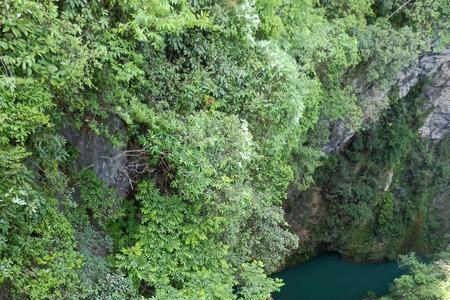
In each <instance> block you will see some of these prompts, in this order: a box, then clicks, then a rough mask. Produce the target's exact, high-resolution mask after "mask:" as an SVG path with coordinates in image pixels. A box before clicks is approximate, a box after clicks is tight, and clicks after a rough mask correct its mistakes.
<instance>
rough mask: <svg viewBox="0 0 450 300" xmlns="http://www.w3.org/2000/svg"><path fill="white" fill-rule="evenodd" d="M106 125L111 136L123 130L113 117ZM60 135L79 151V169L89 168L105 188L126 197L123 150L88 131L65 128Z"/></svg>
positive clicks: (125, 161) (126, 181)
mask: <svg viewBox="0 0 450 300" xmlns="http://www.w3.org/2000/svg"><path fill="white" fill-rule="evenodd" d="M106 125H107V126H108V129H109V132H110V133H112V134H117V133H119V134H120V133H122V132H124V130H125V128H124V125H123V124H122V122H121V121H120V120H119V119H117V118H114V117H111V118H110V119H109V120H108V121H107V122H106ZM61 134H62V135H63V136H64V137H65V138H66V139H67V141H68V142H69V143H71V144H72V145H73V146H74V147H75V148H76V149H77V150H78V151H79V159H78V162H77V165H78V166H79V167H81V168H91V169H92V170H93V171H94V172H95V173H96V174H97V176H99V177H100V178H101V179H103V181H104V182H105V183H106V185H107V186H109V187H113V188H115V189H116V191H117V194H118V195H119V196H121V197H125V196H126V195H127V193H128V191H129V189H130V182H129V180H128V178H127V175H126V174H125V171H124V170H123V166H125V165H126V164H127V157H126V156H124V155H121V154H122V153H123V152H124V151H125V150H126V149H125V148H115V147H114V146H113V145H112V144H111V142H110V141H108V140H107V139H106V138H105V137H103V136H98V135H95V134H94V133H92V132H91V131H88V130H81V131H77V130H75V129H73V128H70V127H66V128H64V129H62V130H61Z"/></svg>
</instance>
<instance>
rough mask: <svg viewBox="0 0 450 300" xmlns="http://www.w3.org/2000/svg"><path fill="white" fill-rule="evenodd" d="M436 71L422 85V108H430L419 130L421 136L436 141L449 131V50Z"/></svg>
mask: <svg viewBox="0 0 450 300" xmlns="http://www.w3.org/2000/svg"><path fill="white" fill-rule="evenodd" d="M445 58H446V59H447V60H446V61H445V62H444V63H443V64H442V65H441V66H440V67H439V68H438V71H437V72H436V73H435V74H434V75H433V76H432V77H431V78H430V80H429V82H427V83H426V84H425V86H424V87H423V94H424V97H425V99H426V104H425V107H424V109H425V110H430V111H431V112H430V114H429V115H428V116H427V118H426V119H425V122H424V124H423V126H422V127H421V128H420V130H419V132H420V134H421V136H422V137H424V138H427V139H431V140H433V141H437V140H440V139H442V138H443V137H444V136H445V135H446V134H448V133H449V132H450V52H448V53H447V55H446V56H445Z"/></svg>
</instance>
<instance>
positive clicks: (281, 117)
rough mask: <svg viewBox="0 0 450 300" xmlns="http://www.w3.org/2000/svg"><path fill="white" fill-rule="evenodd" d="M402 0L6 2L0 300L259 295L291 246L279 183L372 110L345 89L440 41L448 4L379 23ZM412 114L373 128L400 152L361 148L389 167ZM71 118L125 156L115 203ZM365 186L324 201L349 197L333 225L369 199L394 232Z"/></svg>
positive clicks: (304, 178) (359, 212)
mask: <svg viewBox="0 0 450 300" xmlns="http://www.w3.org/2000/svg"><path fill="white" fill-rule="evenodd" d="M400 2H401V1H371V0H364V1H313V0H301V1H298V0H257V1H237V0H236V1H235V0H220V1H209V0H201V1H194V0H192V1H188V0H148V1H145V0H131V1H125V0H110V1H86V0H60V1H51V0H42V1H41V0H40V1H38V0H35V1H34V0H8V1H2V2H1V4H0V11H1V16H2V18H1V19H0V70H1V71H0V287H1V289H0V292H1V293H3V292H4V293H7V295H8V296H11V297H12V298H14V299H28V298H29V299H136V298H143V297H144V298H151V299H196V300H197V299H247V300H250V299H251V300H263V299H266V298H268V297H269V296H270V294H271V293H272V292H273V291H275V290H277V289H279V288H280V287H281V286H282V283H281V282H280V281H279V280H276V279H272V278H270V277H268V276H267V275H268V273H270V272H273V271H274V270H276V269H277V268H279V267H280V266H281V265H282V264H283V262H284V260H285V258H286V256H288V255H289V254H290V253H291V252H292V251H293V250H295V249H296V248H297V245H298V240H297V237H296V235H294V234H293V233H292V232H291V231H290V230H289V227H288V225H287V224H286V222H285V221H284V216H283V210H282V208H281V204H282V202H283V201H284V200H285V198H286V193H287V189H288V186H289V184H293V185H295V186H296V187H298V188H300V189H306V188H308V186H309V185H310V184H311V182H312V180H313V173H314V171H315V169H316V168H317V167H318V166H320V165H321V163H322V158H323V156H324V155H323V153H322V151H321V147H322V145H323V143H324V142H325V141H326V139H327V137H328V129H329V127H330V125H332V124H334V122H338V121H339V122H344V123H345V124H346V126H348V127H351V128H353V129H357V128H358V127H359V126H360V123H361V117H362V115H363V111H365V112H367V107H368V106H370V105H368V104H367V103H366V102H367V101H366V99H365V97H364V95H362V94H361V93H357V92H354V91H353V90H352V84H351V82H352V78H355V77H357V76H358V74H361V73H364V74H367V76H364V77H365V78H364V86H367V87H368V86H372V87H373V86H377V87H379V88H382V87H385V86H386V85H388V84H389V81H390V80H392V78H394V76H395V75H396V73H397V72H398V71H400V70H401V69H402V68H404V67H406V66H408V64H410V63H411V62H412V61H413V60H414V59H416V58H417V56H418V55H419V53H421V52H422V51H425V50H427V49H429V47H430V45H429V40H430V39H435V38H436V37H438V36H440V37H441V39H442V41H444V42H445V39H446V38H447V37H446V36H445V35H443V34H442V32H444V33H445V32H446V29H448V26H449V24H448V22H447V20H448V14H449V4H448V1H445V0H441V1H429V0H421V1H414V3H413V4H411V5H410V6H408V7H407V8H406V9H403V10H401V11H400V12H398V13H395V15H392V16H390V15H391V14H392V13H393V12H394V11H396V8H397V7H398V6H399V4H400ZM431 2H433V3H432V4H433V5H432V6H430V4H431ZM110 119H115V120H118V122H119V123H121V124H123V131H121V133H118V134H114V133H112V130H111V128H110V127H109V125H108V120H110ZM402 122H403V123H402ZM405 122H408V121H407V120H406V121H405V120H403V119H400V120H398V122H396V123H395V124H394V126H393V127H392V128H393V129H389V128H391V127H386V126H384V125H386V124H382V123H380V124H381V125H380V126H378V127H377V126H375V127H374V129H371V130H373V131H374V133H373V135H376V132H384V133H385V132H387V134H392V135H393V141H397V142H399V143H400V144H399V145H385V146H386V149H384V148H383V150H381V152H380V151H378V149H377V148H376V147H371V146H370V145H365V144H361V145H360V146H359V148H361V147H368V149H365V150H364V151H368V152H370V153H371V154H373V162H372V163H377V162H379V161H380V160H381V158H382V159H383V160H384V162H383V166H385V168H389V167H392V166H394V165H396V164H399V163H400V162H402V161H404V160H405V159H406V158H405V157H404V155H406V154H402V153H396V152H394V151H390V149H391V148H392V149H394V150H400V149H404V150H405V151H406V150H407V149H410V148H411V147H414V142H412V141H415V139H414V137H413V135H414V134H413V133H411V132H410V131H408V130H409V129H408V128H407V127H408V126H406V125H405ZM67 127H69V128H74V130H75V131H77V132H78V133H80V134H95V135H102V136H104V137H106V138H107V139H108V140H109V141H110V142H111V143H112V144H113V145H115V146H117V147H122V148H120V149H127V150H126V151H125V150H124V155H125V154H130V153H132V154H133V155H135V156H133V157H136V155H137V156H138V158H135V159H137V162H138V163H136V161H135V163H136V164H135V166H136V168H135V169H126V170H125V171H124V173H126V174H125V176H127V178H128V179H129V180H130V182H131V183H133V188H134V189H133V190H131V191H130V192H129V193H128V195H127V196H126V197H124V198H123V199H122V198H120V197H119V196H118V195H116V194H115V191H114V187H109V186H107V185H106V184H105V183H104V182H103V181H102V178H100V177H99V174H96V173H95V172H93V171H92V170H90V168H91V167H92V166H86V165H85V166H82V165H80V164H79V163H78V155H79V153H78V152H79V150H80V149H77V145H72V144H70V143H68V142H67V141H66V139H65V138H64V137H63V135H64V133H63V130H62V128H67ZM380 127H383V128H380ZM385 127H386V128H385ZM397 129H398V130H397ZM384 133H383V134H384ZM397 137H401V139H398V140H397ZM354 145H355V146H354V147H355V148H354V151H355V153H356V152H359V151H360V150H361V149H359V148H357V147H358V146H357V145H358V142H355V143H354ZM374 145H375V144H374ZM398 146H405V147H406V148H401V147H400V148H398ZM389 147H390V148H389ZM408 147H409V148H408ZM392 149H391V150H392ZM127 151H128V152H127ZM349 151H352V150H349ZM406 152H407V151H406ZM411 153H412V152H411ZM443 153H447V152H445V151H443ZM408 159H409V158H408ZM343 163H345V162H341V164H343ZM367 163H368V164H369V163H370V161H368V162H367ZM430 163H433V162H430ZM121 167H123V166H121ZM378 168H379V166H378ZM363 170H364V171H362V172H368V173H367V174H369V173H370V175H371V176H372V175H373V174H372V173H373V172H372V171H371V169H370V166H369V165H368V166H365V168H363ZM122 171H123V170H122ZM371 172H372V173H371ZM442 172H446V171H445V170H443V171H442ZM446 174H447V173H446ZM424 176H425V179H419V180H426V179H429V178H430V177H426V175H424ZM345 178H348V176H347V177H345V176H343V179H344V180H345ZM103 179H104V178H103ZM424 183H425V182H424ZM362 184H363V185H364V184H365V183H362ZM425 184H426V183H425ZM336 186H337V187H338V188H341V187H343V185H341V184H340V183H339V184H337V185H336ZM359 188H360V184H359V183H357V184H356V185H355V187H349V188H346V189H344V188H342V189H340V190H338V191H337V192H336V193H337V194H339V193H341V194H339V195H340V196H344V193H347V194H348V195H350V196H351V197H352V198H349V199H350V200H349V201H350V203H344V204H343V205H340V204H339V205H337V206H336V207H335V208H336V209H337V210H338V211H337V215H339V216H342V219H340V220H339V222H340V223H339V224H337V225H336V228H337V229H339V230H344V228H342V227H341V225H342V224H341V223H342V222H347V221H346V219H345V218H346V217H348V216H349V215H351V216H352V218H353V217H354V220H357V221H358V220H361V219H364V218H365V217H367V212H368V209H369V208H373V207H376V208H377V210H380V211H381V212H380V213H379V215H378V216H379V217H378V219H377V220H376V222H375V223H376V224H377V229H376V230H379V231H380V232H383V233H384V232H388V233H390V234H392V235H395V234H396V232H395V230H397V229H398V228H397V227H395V228H394V229H392V228H390V226H391V223H392V222H391V219H392V210H393V209H396V208H395V207H393V206H394V205H395V204H393V203H392V201H393V200H392V197H393V196H392V195H389V194H387V195H386V197H385V198H383V199H379V201H375V200H373V199H371V200H370V201H363V200H362V199H361V197H363V195H361V193H360V190H358V189H359ZM372 188H373V186H372ZM356 190H357V191H356ZM420 191H422V190H420ZM411 193H416V192H414V191H412V192H411ZM347 194H346V195H347ZM368 195H371V194H370V193H369V194H368ZM414 195H416V194H414ZM373 197H375V196H373ZM417 197H419V198H420V195H417ZM419 198H414V199H419ZM417 201H418V202H413V204H412V205H413V206H414V205H415V207H417V206H419V207H421V206H420V205H422V204H423V202H421V200H417ZM367 203H370V205H371V206H369V205H367ZM341 210H343V211H344V213H340V212H341ZM411 211H412V210H408V212H411ZM405 218H409V219H410V218H411V216H410V215H408V214H406V215H405ZM352 220H353V219H352ZM350 222H351V221H350ZM347 223H348V222H347ZM357 223H358V224H360V223H361V222H357ZM345 225H346V226H347V225H352V224H345ZM393 226H396V224H394V225H393ZM393 230H394V231H393ZM402 230H403V229H402ZM393 242H394V241H393Z"/></svg>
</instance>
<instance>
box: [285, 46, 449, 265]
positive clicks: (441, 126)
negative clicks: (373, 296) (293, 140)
mask: <svg viewBox="0 0 450 300" xmlns="http://www.w3.org/2000/svg"><path fill="white" fill-rule="evenodd" d="M353 83H354V87H355V88H356V90H357V92H358V86H359V87H360V88H361V87H362V86H364V85H363V84H362V82H361V80H358V78H356V79H355V80H354V81H353ZM359 94H360V95H362V97H364V98H365V103H366V104H365V108H366V111H365V114H364V115H365V119H364V120H363V122H365V123H366V126H368V127H369V128H371V127H374V126H378V127H380V124H378V125H377V124H375V123H376V121H374V120H372V119H371V118H367V116H368V115H373V111H370V110H373V108H374V107H378V108H379V109H380V111H378V112H376V115H382V111H383V110H385V109H386V108H387V107H388V106H389V105H390V101H394V102H396V103H403V104H402V105H405V106H408V105H412V104H411V103H410V102H413V101H414V102H418V103H420V105H419V106H418V107H417V111H416V112H413V111H412V110H411V111H410V112H409V113H410V114H411V115H415V114H420V115H421V117H422V118H423V119H421V123H420V124H419V125H418V126H416V125H414V126H416V127H417V128H415V129H413V131H415V132H416V133H418V136H419V140H420V139H421V141H419V143H423V144H427V145H428V146H427V147H428V148H429V149H430V151H431V152H432V151H434V150H432V149H434V148H438V147H441V148H442V147H444V148H445V147H446V145H447V144H449V142H448V141H447V140H446V136H447V135H448V133H449V131H450V49H448V48H447V49H444V50H442V51H440V52H432V53H428V54H425V55H423V56H422V57H420V58H419V59H418V61H417V62H416V63H415V64H414V65H412V66H411V67H410V68H408V69H407V70H404V71H402V72H400V74H399V75H398V76H397V78H396V79H395V81H394V82H393V83H392V84H391V85H389V87H388V88H386V89H384V90H374V89H370V88H369V89H368V90H366V91H362V90H359ZM417 99H419V100H417ZM413 107H414V105H413ZM410 109H411V108H410ZM407 114H408V113H407ZM382 117H383V118H386V117H385V116H383V115H382ZM391 125H392V124H391V122H386V123H385V126H391ZM382 126H383V125H381V127H382ZM387 130H389V128H387ZM368 132H369V133H370V132H371V131H370V129H369V130H368V131H363V132H361V133H355V132H354V131H352V130H350V129H348V128H346V127H345V125H344V124H343V123H338V124H336V125H335V127H334V129H333V130H332V134H331V136H330V139H329V143H328V144H327V145H325V147H324V151H325V152H327V153H328V154H329V155H331V160H333V159H334V160H337V161H340V163H338V167H337V169H333V168H331V169H330V170H331V171H330V170H327V171H325V172H324V171H323V170H322V171H320V170H319V172H317V173H319V174H316V177H321V176H336V177H339V176H341V177H342V176H343V175H342V174H340V173H339V172H342V170H339V168H344V167H345V168H348V169H350V170H351V173H352V175H351V176H353V177H354V180H355V182H356V181H359V182H364V184H365V186H366V187H367V186H371V191H375V194H376V195H371V196H370V197H372V198H374V199H377V200H376V201H374V203H373V205H368V206H358V203H357V202H358V201H360V200H357V199H356V200H354V201H353V202H352V199H348V200H345V201H348V202H349V203H351V205H353V206H351V207H352V208H351V209H349V210H357V209H356V208H358V207H361V209H362V210H363V211H364V210H368V211H369V212H366V215H367V217H365V218H364V217H363V218H362V221H355V220H356V219H357V218H358V216H351V215H350V216H348V220H347V221H343V223H344V224H336V221H335V219H334V217H335V214H339V213H341V212H340V211H339V210H336V205H335V202H339V201H341V202H342V200H338V199H336V195H335V194H332V193H331V192H330V190H332V191H333V192H334V191H336V190H339V189H345V188H347V185H348V183H349V182H351V180H352V179H349V180H347V179H346V180H347V181H345V180H343V181H342V182H344V183H342V186H339V187H335V186H333V187H331V188H330V187H328V186H326V185H327V184H330V182H331V183H332V184H335V182H339V181H338V180H335V181H326V180H325V181H323V180H316V184H315V186H313V187H311V188H310V189H309V190H307V191H303V192H301V191H298V190H296V189H295V188H293V187H292V188H291V189H290V190H289V193H288V200H287V201H286V203H285V204H284V208H285V211H286V219H287V221H288V223H289V224H290V225H291V226H292V228H293V230H294V231H295V232H296V233H297V235H298V237H299V239H300V248H299V250H298V252H297V253H296V254H295V255H294V260H303V259H305V258H307V257H308V256H310V255H312V254H313V253H315V251H317V250H319V249H329V250H336V251H340V252H341V253H342V254H344V255H345V256H347V257H348V258H350V259H355V260H377V259H383V258H384V257H394V256H395V255H396V254H398V253H401V252H407V251H410V250H415V251H424V252H426V251H429V250H430V249H431V248H432V247H441V246H442V245H441V244H440V245H439V246H438V245H434V244H433V245H432V246H429V248H427V247H428V246H427V247H424V246H423V245H421V243H423V241H419V240H420V239H426V238H429V237H423V236H421V235H426V234H428V231H433V230H435V231H439V232H443V230H444V228H449V222H448V220H449V219H450V208H449V206H450V205H449V202H450V201H449V199H450V198H449V192H448V190H449V186H445V185H444V186H442V185H439V186H438V185H436V186H438V187H437V189H438V190H430V191H428V190H425V189H426V188H424V187H420V188H417V189H418V190H414V188H415V187H413V186H408V185H414V180H417V179H414V178H413V177H414V176H416V174H414V173H415V172H414V166H412V167H411V166H403V165H398V164H397V165H395V166H391V167H382V166H381V165H380V166H379V168H380V170H377V171H376V173H377V174H378V175H377V176H374V177H373V178H369V179H367V178H366V177H367V176H368V175H367V174H368V173H367V171H364V170H363V171H361V169H367V168H372V169H373V168H377V166H371V167H369V166H368V164H367V165H366V163H365V162H355V160H353V159H352V157H350V158H348V157H346V156H348V155H350V156H354V155H355V152H354V150H351V152H349V153H346V149H347V148H349V147H350V148H352V143H353V140H354V137H355V135H356V136H361V135H364V134H369V133H368ZM385 138H386V137H385ZM392 142H393V143H392V144H395V142H396V141H392ZM388 144H389V143H388ZM353 148H354V147H353ZM363 148H364V146H363ZM405 151H406V150H405ZM415 151H417V150H411V153H412V154H411V155H415V153H414V152H415ZM356 154H357V156H359V155H361V156H362V157H364V155H367V157H368V158H370V153H359V154H358V153H357V152H356ZM420 155H421V154H417V156H420ZM339 157H342V158H343V159H342V160H340V158H339ZM420 159H423V160H425V158H420ZM420 159H419V160H418V161H417V162H416V163H418V164H420V163H421V160H420ZM405 160H406V161H408V162H409V160H410V159H409V158H405ZM374 161H376V160H375V159H374ZM349 162H350V167H349V166H348V163H349ZM342 163H344V164H342ZM409 163H410V162H409ZM441 163H442V164H444V165H445V161H442V162H441ZM405 164H406V162H405ZM408 168H412V169H413V171H411V170H407V169H408ZM420 168H422V167H421V166H417V169H418V171H417V172H418V173H420V172H422V173H423V172H431V173H432V172H433V170H431V169H432V167H431V166H426V167H424V168H425V169H423V170H422V169H420ZM333 170H334V171H333ZM330 172H331V173H330ZM333 172H334V173H333ZM351 176H350V177H351ZM363 177H364V178H363ZM411 178H413V179H411ZM316 179H317V178H316ZM393 180H394V181H396V184H395V186H394V187H391V183H392V181H393ZM321 182H322V184H325V185H321ZM323 182H325V183H323ZM350 189H351V187H350ZM407 191H408V192H407ZM367 193H368V192H367ZM413 195H414V196H413ZM418 195H420V197H419V196H418ZM361 197H362V199H364V192H362V195H361ZM367 197H368V198H369V195H367ZM411 197H417V199H419V198H420V200H417V199H414V200H411ZM422 198H423V199H422ZM345 201H344V202H345ZM414 201H416V202H417V203H416V204H414V205H416V206H415V207H416V208H415V209H410V210H411V211H413V212H414V213H411V212H408V213H409V214H413V215H412V216H408V217H404V219H405V220H402V222H403V223H404V228H402V229H401V230H398V231H395V230H394V231H392V230H391V231H389V230H387V231H384V230H380V229H379V227H380V225H379V224H380V222H381V221H380V220H381V219H382V218H383V217H384V214H385V211H386V210H388V209H386V207H389V205H391V206H392V207H395V208H391V210H392V211H393V212H392V213H393V214H396V213H397V214H398V216H397V217H398V218H402V217H401V213H400V212H399V211H401V210H402V209H403V210H406V209H405V207H406V206H407V205H408V204H407V203H408V202H414ZM360 202H361V201H360ZM392 202H393V204H392ZM419 202H420V204H419ZM345 203H347V202H345ZM386 203H391V204H389V205H388V204H386ZM345 205H347V204H345ZM349 205H350V204H349ZM339 207H340V208H339V209H341V208H342V207H345V206H344V205H341V206H339ZM349 207H350V206H349ZM398 207H403V208H398ZM370 211H372V212H371V213H370ZM388 211H389V210H388ZM355 214H358V213H355ZM361 214H364V212H362V213H361ZM343 219H345V218H343ZM345 222H347V223H345ZM339 226H342V227H339ZM377 226H378V227H377ZM433 226H434V227H433ZM435 227H436V228H437V229H436V228H435ZM336 228H340V229H339V230H340V231H345V232H341V233H339V230H337V229H336ZM375 228H378V229H375ZM440 230H441V231H440ZM394 232H395V233H394ZM424 232H425V233H424ZM390 235H392V236H390ZM367 236H369V237H370V236H378V237H374V238H367ZM419 236H420V237H419ZM431 244H432V243H431ZM436 244H437V243H436Z"/></svg>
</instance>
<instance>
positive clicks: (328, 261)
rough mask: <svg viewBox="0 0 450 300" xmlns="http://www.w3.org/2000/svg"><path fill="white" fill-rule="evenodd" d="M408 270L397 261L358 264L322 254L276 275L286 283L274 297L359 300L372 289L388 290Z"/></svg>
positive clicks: (379, 293) (333, 255)
mask: <svg viewBox="0 0 450 300" xmlns="http://www.w3.org/2000/svg"><path fill="white" fill-rule="evenodd" d="M404 273H405V270H402V269H399V268H398V265H397V262H396V261H388V262H381V263H370V264H356V263H351V262H348V261H345V260H343V259H342V258H341V257H340V256H339V255H337V254H333V253H323V254H320V255H318V256H317V257H315V258H313V259H311V260H309V261H307V262H305V263H302V264H299V265H296V266H293V267H290V268H288V269H286V270H284V271H281V272H279V273H277V274H275V276H276V277H278V278H282V279H283V281H284V283H285V285H284V286H283V288H282V290H281V293H278V294H275V295H274V299H275V300H360V299H361V298H364V297H365V296H367V291H373V292H375V293H376V295H377V296H380V295H383V294H385V293H387V291H388V290H389V286H390V284H391V283H392V280H393V279H394V278H396V277H398V276H400V275H401V274H404Z"/></svg>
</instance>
